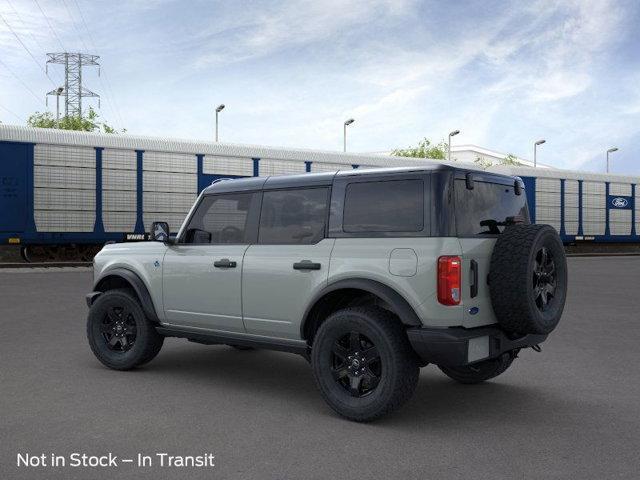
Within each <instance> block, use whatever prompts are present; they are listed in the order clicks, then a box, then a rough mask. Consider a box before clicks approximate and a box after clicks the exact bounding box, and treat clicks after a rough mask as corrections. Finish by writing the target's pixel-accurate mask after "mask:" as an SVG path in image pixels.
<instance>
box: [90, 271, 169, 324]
mask: <svg viewBox="0 0 640 480" xmlns="http://www.w3.org/2000/svg"><path fill="white" fill-rule="evenodd" d="M114 277H116V278H120V279H122V280H124V281H125V282H127V283H128V284H129V285H130V286H131V288H132V289H133V291H134V292H136V295H137V297H138V298H139V299H140V306H141V307H142V310H143V311H144V314H145V315H146V316H147V318H148V319H149V320H151V321H152V322H156V323H159V322H160V320H159V319H158V315H157V314H156V309H155V307H154V306H153V300H152V299H151V294H150V293H149V289H147V286H146V285H145V283H144V282H143V281H142V279H141V278H140V276H139V275H138V274H137V273H135V272H133V271H132V270H128V269H126V268H114V269H113V270H107V271H106V272H104V274H103V276H101V277H100V278H99V279H98V281H97V282H96V283H95V286H94V287H93V289H94V291H95V292H97V293H98V295H95V296H93V297H92V299H91V301H92V302H93V301H94V300H95V299H96V298H98V296H100V295H101V294H102V293H104V292H105V290H104V284H105V282H106V281H108V279H110V278H114Z"/></svg>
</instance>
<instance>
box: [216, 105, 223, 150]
mask: <svg viewBox="0 0 640 480" xmlns="http://www.w3.org/2000/svg"><path fill="white" fill-rule="evenodd" d="M222 110H224V103H221V104H220V105H218V106H217V107H216V142H217V141H218V114H219V113H220V112H221V111H222Z"/></svg>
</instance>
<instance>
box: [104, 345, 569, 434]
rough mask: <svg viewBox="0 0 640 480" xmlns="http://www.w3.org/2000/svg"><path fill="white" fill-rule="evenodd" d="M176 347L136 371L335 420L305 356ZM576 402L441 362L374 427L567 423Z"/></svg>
mask: <svg viewBox="0 0 640 480" xmlns="http://www.w3.org/2000/svg"><path fill="white" fill-rule="evenodd" d="M171 347H173V348H170V349H168V350H165V351H163V352H161V353H160V355H159V356H158V357H157V358H156V359H155V360H154V361H153V362H151V363H150V364H149V365H147V366H145V367H143V368H141V369H139V370H136V371H134V372H132V373H134V375H135V376H136V377H138V374H141V375H142V376H144V377H145V379H152V378H153V379H155V380H157V379H158V377H162V382H163V383H165V384H166V383H169V384H173V385H174V386H175V387H178V386H179V388H180V389H182V390H183V391H188V389H190V388H197V389H198V391H199V394H205V395H206V391H207V390H210V391H211V392H212V393H213V392H214V391H215V392H220V389H221V388H223V389H226V390H227V391H228V392H229V393H230V394H245V393H246V394H250V395H252V396H263V397H264V401H271V402H274V403H276V404H277V403H279V402H286V403H287V404H288V405H292V404H295V405H297V407H296V408H299V409H300V411H301V412H304V414H305V415H311V416H314V415H318V416H321V417H325V418H326V417H328V416H334V417H336V418H337V415H336V414H334V413H333V412H332V411H331V410H330V409H329V408H328V407H327V406H326V405H325V404H324V402H323V401H322V398H321V396H320V393H319V391H318V390H317V388H316V386H315V382H314V380H313V376H312V372H311V368H310V366H309V365H308V363H307V362H306V361H305V360H304V359H303V358H302V357H299V356H297V355H291V354H286V353H280V352H272V351H264V350H250V351H238V350H234V349H233V348H231V347H229V346H225V345H215V346H200V345H175V344H174V345H172V346H171ZM176 347H177V348H176ZM96 368H100V366H99V365H96ZM117 374H118V375H120V372H117ZM138 379H139V380H142V379H141V378H140V377H138ZM131 380H132V381H133V380H134V379H133V377H131ZM136 381H137V380H136ZM142 381H145V380H142ZM577 403H578V402H577V400H576V399H575V398H573V397H572V396H571V395H567V396H559V395H558V393H557V391H555V392H550V391H549V390H548V389H546V388H545V387H544V386H539V385H538V386H536V385H524V384H522V383H521V382H519V381H518V377H514V378H512V379H510V378H509V374H507V375H505V376H503V377H500V378H497V379H493V380H491V381H488V382H486V383H483V384H479V385H461V384H458V383H457V382H455V381H453V380H450V379H448V378H446V377H445V376H444V375H443V374H442V373H440V372H439V371H438V370H437V367H435V366H428V367H426V368H424V369H422V371H421V375H420V380H419V383H418V386H417V389H416V392H415V394H414V396H413V397H412V399H411V400H410V401H409V402H408V403H407V404H405V405H404V406H403V407H402V408H401V409H400V410H399V411H397V412H395V413H394V414H392V415H390V416H388V417H384V418H381V419H379V420H377V421H376V422H374V423H373V425H376V426H377V427H384V428H388V427H393V428H394V429H395V428H400V429H401V430H411V429H415V428H416V426H419V427H420V428H423V427H425V426H428V427H429V428H430V429H434V430H435V429H438V428H442V429H446V430H450V429H451V427H452V426H454V425H455V427H456V428H463V427H476V428H477V427H478V426H479V425H487V426H490V425H491V424H492V422H493V424H494V425H495V422H499V423H501V424H502V425H511V426H516V427H517V426H522V427H523V428H524V427H529V426H530V425H531V419H532V418H536V417H537V416H545V415H547V416H548V412H550V411H551V412H554V415H560V416H564V415H565V414H566V416H565V422H566V421H567V416H568V417H570V416H571V411H575V409H576V408H579V407H580V406H579V405H577Z"/></svg>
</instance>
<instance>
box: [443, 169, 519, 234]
mask: <svg viewBox="0 0 640 480" xmlns="http://www.w3.org/2000/svg"><path fill="white" fill-rule="evenodd" d="M455 198H456V207H455V208H456V231H457V235H458V236H469V235H471V236H473V235H491V234H498V233H500V232H502V231H503V230H504V227H505V225H506V224H507V223H509V222H523V223H529V209H528V208H527V197H526V195H525V194H524V192H522V194H521V195H516V194H515V192H514V188H513V187H512V186H508V185H501V184H498V183H486V182H479V181H476V182H474V183H473V190H469V189H468V188H466V183H465V181H464V180H456V181H455Z"/></svg>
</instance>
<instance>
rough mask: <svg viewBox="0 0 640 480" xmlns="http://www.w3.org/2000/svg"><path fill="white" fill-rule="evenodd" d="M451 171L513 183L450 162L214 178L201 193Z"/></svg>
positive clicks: (505, 176) (313, 185) (504, 177)
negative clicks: (364, 177)
mask: <svg viewBox="0 0 640 480" xmlns="http://www.w3.org/2000/svg"><path fill="white" fill-rule="evenodd" d="M436 170H437V171H442V170H448V171H454V172H457V173H459V174H462V175H464V174H466V173H468V172H472V173H473V174H474V176H476V175H478V176H480V177H485V176H486V177H491V178H492V179H502V182H500V183H513V181H514V178H515V177H511V176H508V175H500V174H495V173H487V172H484V171H482V170H470V169H469V168H457V167H453V166H450V165H425V166H424V167H422V166H421V167H392V168H354V169H348V170H339V171H335V172H321V173H301V174H298V175H277V176H270V177H244V178H229V179H226V178H221V179H219V180H216V181H214V182H213V183H212V184H211V185H210V186H208V187H207V188H205V189H204V191H203V193H204V194H212V193H228V192H243V191H245V192H246V191H255V190H271V189H280V188H294V187H320V186H329V185H331V184H332V183H333V180H334V179H335V178H336V177H353V176H381V175H384V176H387V175H393V174H396V173H397V174H407V173H412V172H416V173H419V172H430V171H436Z"/></svg>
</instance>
